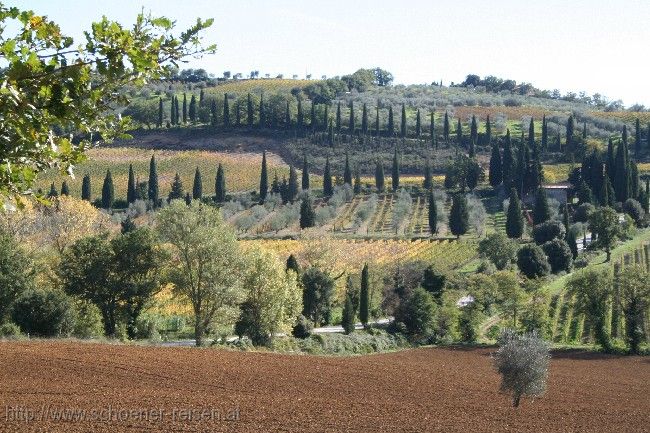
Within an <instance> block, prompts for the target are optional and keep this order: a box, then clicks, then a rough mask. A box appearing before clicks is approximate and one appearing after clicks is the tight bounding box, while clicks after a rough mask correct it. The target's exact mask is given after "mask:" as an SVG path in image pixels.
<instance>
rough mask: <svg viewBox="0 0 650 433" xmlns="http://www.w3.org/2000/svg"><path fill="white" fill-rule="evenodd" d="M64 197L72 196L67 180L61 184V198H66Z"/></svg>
mask: <svg viewBox="0 0 650 433" xmlns="http://www.w3.org/2000/svg"><path fill="white" fill-rule="evenodd" d="M64 195H65V196H69V195H70V188H69V187H68V182H67V181H65V180H64V181H63V183H62V184H61V196H64Z"/></svg>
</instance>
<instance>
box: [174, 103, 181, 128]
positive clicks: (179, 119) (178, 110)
mask: <svg viewBox="0 0 650 433" xmlns="http://www.w3.org/2000/svg"><path fill="white" fill-rule="evenodd" d="M175 99H176V103H175V105H176V124H177V125H180V123H181V111H180V106H179V105H178V96H176V97H175Z"/></svg>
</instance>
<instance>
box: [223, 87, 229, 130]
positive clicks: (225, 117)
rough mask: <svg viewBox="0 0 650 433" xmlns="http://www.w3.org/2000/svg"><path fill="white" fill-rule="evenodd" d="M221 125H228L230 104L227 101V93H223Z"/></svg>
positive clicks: (226, 126)
mask: <svg viewBox="0 0 650 433" xmlns="http://www.w3.org/2000/svg"><path fill="white" fill-rule="evenodd" d="M223 126H224V128H228V127H230V104H229V103H228V94H227V93H224V94H223Z"/></svg>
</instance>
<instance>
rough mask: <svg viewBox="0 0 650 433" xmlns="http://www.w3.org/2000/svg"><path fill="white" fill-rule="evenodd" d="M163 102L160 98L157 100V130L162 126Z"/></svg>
mask: <svg viewBox="0 0 650 433" xmlns="http://www.w3.org/2000/svg"><path fill="white" fill-rule="evenodd" d="M163 109H164V107H163V100H162V98H158V128H162V126H163V120H164V115H163Z"/></svg>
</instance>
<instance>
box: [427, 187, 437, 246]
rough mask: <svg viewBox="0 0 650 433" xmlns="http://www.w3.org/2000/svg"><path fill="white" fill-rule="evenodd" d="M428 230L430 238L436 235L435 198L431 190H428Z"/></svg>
mask: <svg viewBox="0 0 650 433" xmlns="http://www.w3.org/2000/svg"><path fill="white" fill-rule="evenodd" d="M428 194H429V230H430V231H431V236H433V235H434V234H435V233H438V207H437V206H436V197H435V195H434V194H433V190H429V193H428Z"/></svg>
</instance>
